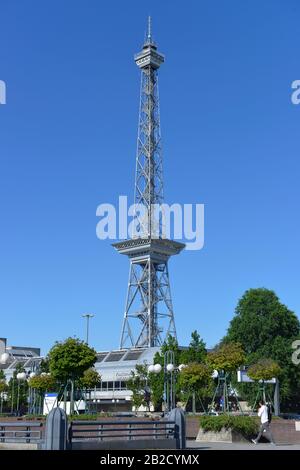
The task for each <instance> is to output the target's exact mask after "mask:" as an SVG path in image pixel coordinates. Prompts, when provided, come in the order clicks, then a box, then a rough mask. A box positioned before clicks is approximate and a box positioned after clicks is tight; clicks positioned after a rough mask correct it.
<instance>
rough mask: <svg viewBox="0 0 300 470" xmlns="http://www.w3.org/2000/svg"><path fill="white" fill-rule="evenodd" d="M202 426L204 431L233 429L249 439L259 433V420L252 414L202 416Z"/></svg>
mask: <svg viewBox="0 0 300 470" xmlns="http://www.w3.org/2000/svg"><path fill="white" fill-rule="evenodd" d="M200 427H201V428H202V429H203V431H204V432H207V431H213V432H220V431H221V430H222V428H225V429H232V430H233V431H236V432H238V433H240V434H242V436H244V437H245V438H247V439H249V438H251V437H252V436H254V435H256V434H257V433H258V427H259V426H258V420H257V418H254V417H251V416H231V415H227V414H224V415H220V416H201V417H200Z"/></svg>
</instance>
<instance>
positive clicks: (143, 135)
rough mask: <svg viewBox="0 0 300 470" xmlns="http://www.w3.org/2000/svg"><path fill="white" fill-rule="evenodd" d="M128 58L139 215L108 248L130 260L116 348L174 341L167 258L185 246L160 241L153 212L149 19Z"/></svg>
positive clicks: (153, 81) (156, 122)
mask: <svg viewBox="0 0 300 470" xmlns="http://www.w3.org/2000/svg"><path fill="white" fill-rule="evenodd" d="M134 59H135V63H136V64H137V66H138V67H139V68H140V69H141V93H140V113H139V125H138V140H137V155H136V178H135V204H139V205H143V207H144V208H145V213H144V214H142V215H141V213H140V211H138V210H136V213H135V220H136V222H137V224H136V226H137V229H136V233H135V234H133V235H132V238H131V239H129V240H125V241H122V242H118V243H114V244H113V246H114V247H115V248H116V250H118V252H119V253H121V254H124V255H127V256H128V257H129V259H130V273H129V283H128V292H127V299H126V307H125V313H124V320H123V326H122V333H121V341H120V349H123V348H131V347H134V348H140V347H153V346H160V345H161V344H162V342H163V341H164V339H165V338H166V337H167V336H168V335H169V334H171V335H172V336H174V337H175V338H176V328H175V322H174V313H173V305H172V298H171V291H170V283H169V271H168V260H169V258H170V256H172V255H175V254H178V253H179V252H180V251H181V250H182V249H183V248H184V246H185V245H184V244H183V243H178V242H175V241H172V240H168V239H167V238H164V237H163V229H162V221H161V217H158V216H157V212H156V211H155V210H154V208H153V205H154V204H156V205H157V204H159V205H160V204H162V203H163V170H162V149H161V136H160V113H159V96H158V74H157V71H158V69H159V67H160V65H161V64H162V63H163V62H164V56H163V55H162V54H160V53H159V52H158V51H157V47H156V44H155V43H154V41H153V39H152V33H151V18H150V17H149V18H148V32H147V36H146V39H145V42H144V45H143V48H142V50H141V52H139V53H138V54H136V55H135V58H134Z"/></svg>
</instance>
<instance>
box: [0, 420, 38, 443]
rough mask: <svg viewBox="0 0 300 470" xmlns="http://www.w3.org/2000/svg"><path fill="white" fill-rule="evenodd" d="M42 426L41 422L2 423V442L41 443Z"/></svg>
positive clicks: (0, 434)
mask: <svg viewBox="0 0 300 470" xmlns="http://www.w3.org/2000/svg"><path fill="white" fill-rule="evenodd" d="M42 426H43V423H41V422H39V423H37V422H30V421H28V422H27V421H23V422H19V423H18V422H14V421H11V422H5V423H4V422H0V442H26V443H31V442H34V443H36V442H40V441H41V440H42Z"/></svg>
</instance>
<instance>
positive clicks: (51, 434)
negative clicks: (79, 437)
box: [44, 407, 67, 450]
mask: <svg viewBox="0 0 300 470" xmlns="http://www.w3.org/2000/svg"><path fill="white" fill-rule="evenodd" d="M66 447H67V415H66V413H65V411H64V410H63V409H61V408H58V407H57V408H53V409H52V410H51V411H50V413H49V414H48V416H47V420H46V431H45V446H44V449H45V450H65V449H66Z"/></svg>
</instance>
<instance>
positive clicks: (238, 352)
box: [207, 342, 245, 373]
mask: <svg viewBox="0 0 300 470" xmlns="http://www.w3.org/2000/svg"><path fill="white" fill-rule="evenodd" d="M244 361H245V353H244V351H243V348H242V346H241V344H240V343H233V342H232V343H226V344H222V345H220V346H219V347H218V348H217V349H215V350H214V351H212V352H210V353H209V354H208V355H207V363H208V364H209V365H210V366H211V367H212V368H213V369H215V370H217V371H219V372H220V371H224V372H227V373H228V372H233V371H235V370H237V369H238V367H239V366H241V365H242V364H243V363H244Z"/></svg>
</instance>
